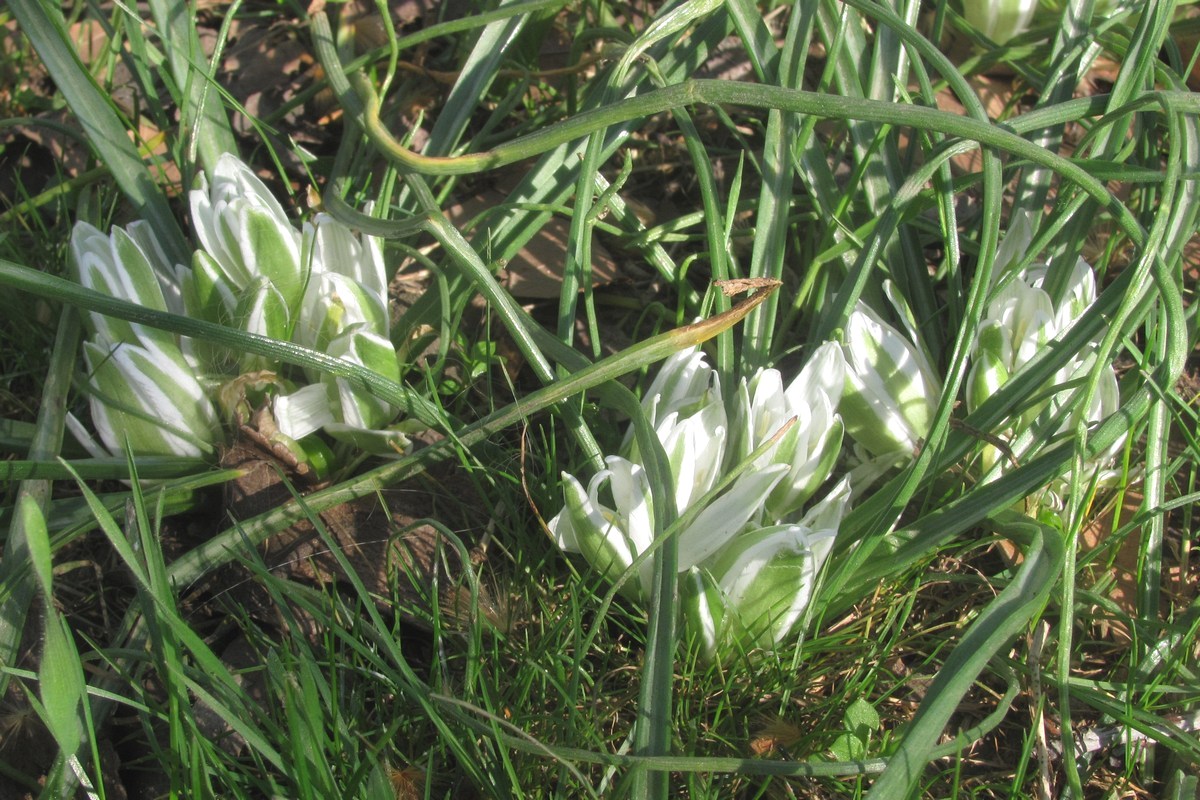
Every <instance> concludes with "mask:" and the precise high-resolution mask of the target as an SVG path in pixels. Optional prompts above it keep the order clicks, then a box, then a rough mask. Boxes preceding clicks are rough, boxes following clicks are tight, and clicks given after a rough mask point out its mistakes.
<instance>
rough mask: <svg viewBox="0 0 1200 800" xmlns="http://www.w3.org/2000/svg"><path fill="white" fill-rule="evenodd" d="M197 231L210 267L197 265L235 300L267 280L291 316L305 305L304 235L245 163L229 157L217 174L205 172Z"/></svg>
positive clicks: (195, 210)
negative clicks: (302, 304)
mask: <svg viewBox="0 0 1200 800" xmlns="http://www.w3.org/2000/svg"><path fill="white" fill-rule="evenodd" d="M189 200H190V203H191V211H192V226H193V227H194V229H195V231H196V238H198V239H199V240H200V247H201V250H202V252H203V254H204V255H203V256H201V258H204V260H205V262H206V263H205V264H203V265H202V266H201V265H194V268H195V269H196V270H197V272H204V273H205V274H206V275H209V278H208V279H209V280H211V281H213V282H214V283H219V284H220V285H221V286H223V287H224V289H226V290H227V291H229V292H230V294H231V295H232V296H233V297H232V298H231V299H232V303H233V306H232V307H227V310H228V311H229V312H232V311H233V310H234V308H235V307H236V305H237V303H238V302H240V297H239V296H240V295H241V294H242V293H243V292H246V291H247V290H254V289H257V288H258V284H259V282H260V281H263V280H265V281H267V282H268V283H269V284H270V285H271V286H273V287H274V289H275V290H276V291H277V292H278V293H279V296H280V298H281V299H282V301H283V305H284V306H285V307H286V308H287V309H288V312H289V314H291V313H294V312H295V310H296V308H297V306H298V305H299V303H300V297H301V295H302V294H303V291H304V285H305V283H306V278H307V276H306V275H305V272H304V270H303V268H302V266H303V265H302V263H301V261H300V234H299V232H298V231H297V230H296V229H295V228H293V227H292V224H291V222H290V221H289V220H288V218H287V214H285V213H284V210H283V206H281V205H280V204H279V201H278V200H276V199H275V198H274V197H273V196H272V195H271V192H270V191H269V190H268V189H267V187H266V186H265V185H264V184H263V182H262V181H261V180H259V179H258V177H257V176H256V175H255V174H254V173H253V172H251V171H250V168H249V167H247V166H246V165H245V164H244V163H242V161H241V160H240V159H239V158H238V157H237V156H235V155H233V154H231V153H226V154H225V155H223V156H221V158H220V159H219V160H218V161H217V166H216V168H215V169H214V170H213V173H212V175H209V176H205V175H204V174H203V173H201V175H200V176H199V178H198V180H197V186H196V188H195V189H193V190H192V191H191V193H190V194H189Z"/></svg>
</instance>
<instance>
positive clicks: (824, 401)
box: [735, 342, 846, 520]
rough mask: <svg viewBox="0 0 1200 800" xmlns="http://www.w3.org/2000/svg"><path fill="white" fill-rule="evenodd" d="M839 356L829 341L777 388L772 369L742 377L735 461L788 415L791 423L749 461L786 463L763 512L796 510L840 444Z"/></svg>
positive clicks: (825, 473)
mask: <svg viewBox="0 0 1200 800" xmlns="http://www.w3.org/2000/svg"><path fill="white" fill-rule="evenodd" d="M845 372H846V367H845V360H844V358H843V356H842V351H841V348H840V347H839V346H838V345H837V343H835V342H826V343H825V344H823V345H821V346H820V347H818V348H817V349H816V351H814V352H813V354H812V357H811V358H810V359H809V361H808V363H807V364H806V365H805V367H804V369H802V370H801V371H800V374H799V375H797V376H796V378H795V379H793V380H792V382H791V383H790V384H789V385H788V387H787V389H784V388H783V378H782V376H781V375H780V374H779V371H778V370H774V369H766V370H760V371H759V372H758V373H757V374H756V375H755V376H754V377H753V378H752V379H751V380H749V381H743V382H742V385H741V388H740V391H739V392H738V402H737V405H736V409H737V414H736V418H737V420H738V427H739V433H738V436H737V448H736V451H735V457H736V459H737V460H738V461H739V462H740V461H741V460H743V459H745V458H747V457H749V455H750V454H751V453H752V452H753V451H754V450H756V449H757V448H758V447H760V446H762V445H763V444H765V443H766V442H767V440H769V439H770V438H771V437H772V436H774V435H775V434H776V433H778V432H779V430H780V429H781V428H783V426H784V425H785V424H786V423H787V422H788V421H789V420H792V419H795V423H794V424H793V425H792V427H791V428H789V429H788V430H787V432H786V433H785V434H784V435H783V436H782V437H781V438H780V439H779V441H778V442H776V443H775V444H774V445H773V446H772V447H771V448H770V449H769V450H768V451H767V452H766V453H763V454H762V455H760V456H759V457H758V459H757V460H756V461H755V467H756V468H758V469H762V468H764V467H767V466H769V465H770V464H776V463H777V464H786V465H788V467H789V470H788V473H787V474H786V476H785V477H784V478H783V479H782V480H780V482H779V483H778V484H777V485H776V487H775V489H774V490H773V491H772V492H771V496H770V497H769V498H768V500H767V508H766V510H767V517H768V519H771V520H781V519H783V518H784V517H786V516H787V515H789V514H791V513H793V512H795V511H798V510H799V509H800V508H802V507H803V505H804V503H805V502H807V501H808V499H809V498H810V497H812V495H813V493H814V492H815V491H816V490H817V488H818V487H819V486H820V485H821V484H822V483H823V482H824V481H825V480H826V479H827V478H828V477H829V473H830V471H831V470H832V469H833V463H834V461H835V460H836V459H837V456H838V453H839V452H840V450H841V447H842V433H843V430H844V425H843V424H842V420H841V417H839V416H838V415H837V413H836V409H837V406H838V402H839V401H840V400H841V394H842V388H843V386H844V385H845V380H846V379H845Z"/></svg>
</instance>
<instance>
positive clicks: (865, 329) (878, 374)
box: [838, 302, 942, 456]
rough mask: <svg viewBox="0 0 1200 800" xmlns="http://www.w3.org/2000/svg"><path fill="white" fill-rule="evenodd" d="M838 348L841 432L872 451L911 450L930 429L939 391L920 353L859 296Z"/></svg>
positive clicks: (901, 452) (939, 387) (936, 381)
mask: <svg viewBox="0 0 1200 800" xmlns="http://www.w3.org/2000/svg"><path fill="white" fill-rule="evenodd" d="M842 352H843V354H844V355H845V358H846V389H845V392H844V393H843V394H842V399H841V403H840V405H839V407H838V410H839V411H840V412H841V415H842V419H843V420H844V421H845V423H846V432H847V433H849V434H850V436H851V437H853V438H854V440H855V441H857V442H858V443H859V444H861V445H862V446H863V447H864V448H866V449H867V450H868V451H869V452H870V453H871V454H872V455H876V456H882V455H890V454H894V453H898V454H911V453H913V452H914V451H915V450H916V449H917V447H918V445H919V444H920V443H921V442H922V441H923V440H924V438H925V437H926V436H927V435H928V433H929V426H930V424H931V421H932V417H933V412H934V410H935V408H936V406H937V401H938V396H939V395H940V394H941V391H942V386H941V380H940V379H939V378H938V377H937V375H936V374H935V373H934V371H933V368H932V367H931V366H930V364H929V361H928V360H927V359H926V357H925V355H924V353H922V352H921V350H920V349H919V348H918V346H916V345H915V344H913V343H912V342H910V341H909V340H908V339H907V338H905V336H904V335H903V334H901V333H900V332H899V331H898V330H896V329H895V328H893V327H892V326H891V325H889V324H888V323H886V322H884V321H883V319H882V318H881V317H880V316H879V315H878V314H876V313H875V312H874V311H873V310H872V309H871V308H870V307H868V306H867V305H866V304H864V303H861V302H860V303H859V304H858V307H857V308H856V309H855V310H854V312H853V313H852V314H851V315H850V319H849V321H848V323H847V326H846V342H845V344H843V345H842Z"/></svg>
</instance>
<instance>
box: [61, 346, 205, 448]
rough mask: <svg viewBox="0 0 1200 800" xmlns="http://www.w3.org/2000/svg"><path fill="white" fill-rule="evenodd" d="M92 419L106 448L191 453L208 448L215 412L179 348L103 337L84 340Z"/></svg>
mask: <svg viewBox="0 0 1200 800" xmlns="http://www.w3.org/2000/svg"><path fill="white" fill-rule="evenodd" d="M83 353H84V359H85V361H86V362H87V366H88V373H89V379H90V380H89V382H90V385H91V388H92V390H93V394H92V395H91V396H90V397H89V398H88V400H89V403H90V405H91V409H92V421H93V422H94V423H95V425H96V430H97V432H99V434H100V438H101V440H102V441H103V442H104V445H105V446H106V447H107V448H108V450H109V452H111V453H114V454H117V453H121V452H123V451H124V449H125V443H126V441H128V443H129V447H130V449H131V450H132V451H133V452H134V453H135V454H137V455H150V456H169V455H174V456H194V457H199V456H201V455H204V454H206V453H211V452H212V449H213V443H214V442H215V441H217V438H218V426H217V420H216V412H215V411H214V409H213V406H212V403H211V402H210V401H209V399H208V397H207V396H206V395H205V393H204V389H203V387H201V386H200V384H199V382H198V381H197V380H196V378H195V377H194V375H193V374H192V371H191V368H190V367H189V366H188V365H187V364H186V363H185V362H184V361H183V359H182V357H181V356H179V355H178V353H177V352H176V353H171V352H169V351H163V350H158V349H156V348H154V347H143V346H141V345H137V344H130V343H110V342H107V341H105V340H104V339H102V338H98V339H97V340H96V341H88V342H84V349H83Z"/></svg>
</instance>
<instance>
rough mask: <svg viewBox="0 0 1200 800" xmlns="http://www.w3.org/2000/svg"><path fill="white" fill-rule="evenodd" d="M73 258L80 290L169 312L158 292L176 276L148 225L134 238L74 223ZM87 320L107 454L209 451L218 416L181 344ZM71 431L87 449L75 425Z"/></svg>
mask: <svg viewBox="0 0 1200 800" xmlns="http://www.w3.org/2000/svg"><path fill="white" fill-rule="evenodd" d="M71 255H72V261H73V265H74V269H75V274H76V277H77V279H78V280H79V282H80V283H81V284H82V285H84V286H86V287H88V288H90V289H94V290H96V291H99V292H103V293H105V294H107V295H109V296H111V297H116V298H119V299H122V300H128V301H129V302H132V303H137V304H138V305H140V306H143V307H145V308H150V309H154V310H157V311H165V310H167V301H166V299H165V297H164V294H163V288H164V286H165V287H166V288H167V289H168V290H172V289H174V288H175V286H176V284H175V283H174V282H173V280H172V279H173V276H174V274H175V273H174V270H172V269H170V268H169V266H168V265H167V264H166V263H165V262H163V261H160V259H162V248H161V247H158V246H157V243H156V242H154V240H153V235H152V234H151V233H150V231H149V229H148V228H144V227H140V228H135V230H134V232H133V234H132V235H131V234H130V233H129V232H127V231H125V230H123V229H121V228H114V229H113V232H112V234H111V235H109V236H106V235H104V234H103V233H101V232H100V231H98V230H97V229H96V228H94V227H93V226H91V225H89V224H87V223H85V222H80V223H78V224H77V225H76V226H75V230H74V231H73V232H72V234H71ZM172 296H173V297H175V296H176V295H172ZM86 319H87V322H88V329H89V332H90V336H89V338H88V341H86V342H85V343H84V359H85V361H86V363H87V367H88V372H87V375H88V388H89V396H88V401H89V405H90V406H91V411H92V421H93V422H94V423H95V426H96V430H97V432H98V433H99V434H100V439H101V441H102V442H103V443H104V447H106V448H107V449H108V452H109V453H111V454H119V453H122V452H123V451H124V449H125V447H126V445H128V446H129V447H130V448H131V449H132V450H133V452H134V453H139V454H144V455H178V456H200V455H202V454H205V453H209V452H211V451H212V449H213V444H214V442H215V441H216V440H217V436H218V430H219V429H218V426H217V419H216V412H215V410H214V408H213V406H212V403H211V402H210V401H209V399H208V397H207V396H206V394H205V391H204V388H203V386H202V385H201V384H200V381H199V380H198V379H197V377H196V370H195V366H194V364H193V363H192V362H191V361H190V360H189V359H188V358H187V357H185V354H184V351H183V350H182V349H181V348H180V343H179V340H178V339H177V338H176V337H175V336H174V335H173V334H171V333H168V332H166V331H162V330H158V329H156V328H150V327H146V326H143V325H139V324H136V323H130V322H126V321H124V320H118V319H114V318H112V317H106V316H103V315H101V314H88V315H87V317H86ZM72 427H73V428H75V430H76V431H77V432H78V433H80V434H81V437H80V438H82V439H84V441H85V443H87V444H91V443H90V442H88V441H87V439H86V437H84V436H82V428H81V427H79V426H77V425H75V424H72ZM92 446H93V449H95V446H94V445H92ZM96 454H97V455H99V454H101V453H99V452H97V453H96Z"/></svg>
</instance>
